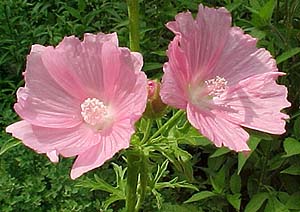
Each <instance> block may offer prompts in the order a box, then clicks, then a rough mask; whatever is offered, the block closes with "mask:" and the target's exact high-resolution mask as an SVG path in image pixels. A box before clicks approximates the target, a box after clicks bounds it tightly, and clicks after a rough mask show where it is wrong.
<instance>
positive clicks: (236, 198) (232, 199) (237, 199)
mask: <svg viewBox="0 0 300 212" xmlns="http://www.w3.org/2000/svg"><path fill="white" fill-rule="evenodd" d="M226 199H227V200H228V202H229V203H230V204H231V205H232V206H233V207H234V208H235V209H236V210H237V211H239V210H240V207H241V194H227V195H226Z"/></svg>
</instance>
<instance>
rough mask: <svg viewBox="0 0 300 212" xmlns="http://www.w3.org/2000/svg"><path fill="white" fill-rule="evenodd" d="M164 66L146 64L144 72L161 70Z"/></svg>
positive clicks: (153, 63)
mask: <svg viewBox="0 0 300 212" xmlns="http://www.w3.org/2000/svg"><path fill="white" fill-rule="evenodd" d="M162 66H163V65H162V64H161V63H156V62H152V63H151V62H148V63H145V65H144V67H143V70H144V71H151V70H154V69H161V68H162Z"/></svg>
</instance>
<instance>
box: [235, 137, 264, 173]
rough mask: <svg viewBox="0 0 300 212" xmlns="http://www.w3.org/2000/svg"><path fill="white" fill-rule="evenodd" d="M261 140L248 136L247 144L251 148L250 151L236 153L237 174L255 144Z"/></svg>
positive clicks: (254, 147)
mask: <svg viewBox="0 0 300 212" xmlns="http://www.w3.org/2000/svg"><path fill="white" fill-rule="evenodd" d="M260 141H261V138H257V137H254V136H252V137H250V139H249V141H248V145H249V147H250V149H251V152H249V153H247V155H245V154H244V153H242V152H241V153H239V155H238V174H240V173H241V171H242V168H243V167H244V165H245V163H246V161H247V160H248V158H249V157H250V155H251V154H252V152H253V151H254V150H255V149H256V147H257V145H258V144H259V142H260Z"/></svg>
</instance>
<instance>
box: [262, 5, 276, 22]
mask: <svg viewBox="0 0 300 212" xmlns="http://www.w3.org/2000/svg"><path fill="white" fill-rule="evenodd" d="M274 8H275V0H270V1H268V2H267V3H266V4H265V5H264V6H263V7H262V8H261V9H260V10H259V16H260V17H261V18H262V19H263V20H265V21H266V22H270V20H271V18H272V15H273V11H274Z"/></svg>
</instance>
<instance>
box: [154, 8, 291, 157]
mask: <svg viewBox="0 0 300 212" xmlns="http://www.w3.org/2000/svg"><path fill="white" fill-rule="evenodd" d="M166 26H167V27H168V28H169V29H170V30H171V31H172V32H173V33H174V34H175V37H174V39H173V41H171V43H170V44H169V47H168V51H167V55H168V58H169V60H168V62H167V63H165V64H164V67H163V69H164V76H163V78H162V87H161V92H160V95H161V97H162V100H163V101H164V102H165V103H166V104H169V105H171V106H173V107H176V108H179V109H183V110H186V111H187V118H188V120H189V122H190V123H191V124H192V126H194V127H195V128H196V129H198V131H199V132H200V133H201V134H202V135H203V136H205V137H207V138H208V139H210V140H211V141H212V142H213V143H214V144H215V145H216V146H217V147H221V146H226V147H228V148H229V149H231V150H235V151H249V150H250V149H249V147H248V145H247V140H248V139H249V134H248V133H247V132H246V131H245V130H244V129H243V128H244V127H246V128H251V129H254V130H259V131H264V132H267V133H271V134H282V133H284V132H285V119H287V118H288V116H287V115H286V114H284V113H281V112H280V111H281V109H283V108H285V107H289V106H290V103H289V102H288V101H287V99H286V98H287V89H286V87H285V86H282V85H278V84H276V79H277V78H278V76H282V75H284V73H281V72H278V70H277V67H276V62H275V60H274V59H273V58H272V56H271V54H270V53H269V52H268V51H267V50H265V49H263V48H257V47H256V39H255V38H252V37H251V36H250V35H247V34H244V32H243V30H241V29H240V28H238V27H232V26H231V15H230V13H229V12H228V11H227V10H226V9H225V8H219V9H213V8H208V7H204V6H202V5H199V11H198V14H197V16H196V18H195V19H194V18H193V17H192V15H191V13H190V12H184V13H180V14H178V15H177V16H176V18H175V21H171V22H169V23H167V25H166Z"/></svg>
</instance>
